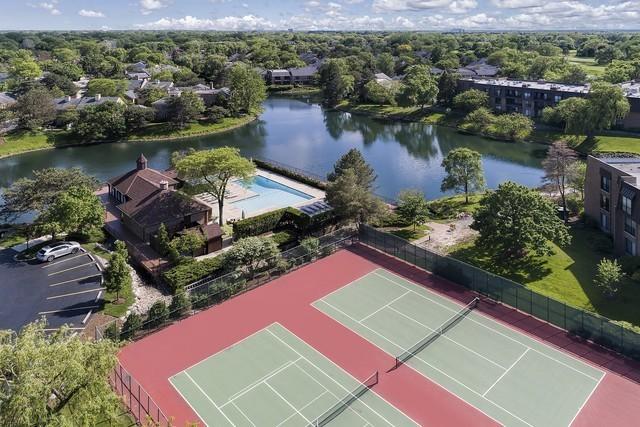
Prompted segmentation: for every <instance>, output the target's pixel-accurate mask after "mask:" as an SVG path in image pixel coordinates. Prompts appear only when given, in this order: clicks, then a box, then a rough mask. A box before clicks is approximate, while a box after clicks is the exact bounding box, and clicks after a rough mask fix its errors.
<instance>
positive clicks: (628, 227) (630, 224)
mask: <svg viewBox="0 0 640 427" xmlns="http://www.w3.org/2000/svg"><path fill="white" fill-rule="evenodd" d="M624 231H625V232H626V233H628V234H630V235H632V236H635V235H636V222H635V221H634V220H633V219H631V217H630V216H625V217H624Z"/></svg>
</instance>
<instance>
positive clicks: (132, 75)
mask: <svg viewBox="0 0 640 427" xmlns="http://www.w3.org/2000/svg"><path fill="white" fill-rule="evenodd" d="M126 75H127V78H128V79H130V80H142V79H148V78H149V77H150V76H149V73H147V72H146V71H139V72H127V74H126Z"/></svg>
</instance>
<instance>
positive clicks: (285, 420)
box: [276, 365, 331, 427]
mask: <svg viewBox="0 0 640 427" xmlns="http://www.w3.org/2000/svg"><path fill="white" fill-rule="evenodd" d="M296 366H297V365H296ZM325 394H331V393H329V390H327V389H325V390H324V391H323V392H322V393H320V394H319V395H317V396H316V397H315V398H313V399H311V401H310V402H309V403H307V404H306V405H304V406H302V407H300V411H303V410H305V409H307V408H308V407H309V406H311V405H313V404H314V403H315V402H316V401H317V400H318V399H320V398H321V397H322V396H324V395H325ZM295 415H296V414H295V413H293V414H291V415H289V416H288V417H287V418H285V419H284V420H282V421H281V422H280V424H278V425H276V427H280V426H281V425H282V424H284V423H286V422H287V421H289V420H290V419H291V418H293V417H294V416H295Z"/></svg>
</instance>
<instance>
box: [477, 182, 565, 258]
mask: <svg viewBox="0 0 640 427" xmlns="http://www.w3.org/2000/svg"><path fill="white" fill-rule="evenodd" d="M471 228H472V229H474V230H477V231H478V232H479V233H480V235H479V237H478V239H477V240H476V244H477V245H478V246H479V247H481V248H483V249H485V250H486V251H487V252H489V253H490V254H491V255H492V256H493V257H494V258H495V259H496V260H508V259H514V258H516V259H517V258H524V257H526V256H527V255H530V254H535V255H539V256H543V255H550V254H551V253H552V252H553V249H552V247H551V245H550V244H549V242H550V241H551V242H554V243H556V244H559V245H566V244H568V243H569V242H570V240H571V236H570V235H569V232H568V228H567V227H566V226H565V225H564V223H563V222H562V220H561V219H560V218H558V215H557V210H556V207H555V205H554V204H553V203H552V202H550V201H549V200H547V199H545V198H544V197H543V196H542V195H541V194H540V193H539V192H537V191H536V190H532V189H529V188H527V187H524V186H522V185H520V184H516V183H514V182H510V181H507V182H505V183H503V184H500V186H498V189H497V190H495V191H492V192H490V193H488V194H487V195H486V196H484V197H483V198H482V200H481V201H480V207H479V208H478V210H477V211H476V212H475V214H474V216H473V223H472V224H471Z"/></svg>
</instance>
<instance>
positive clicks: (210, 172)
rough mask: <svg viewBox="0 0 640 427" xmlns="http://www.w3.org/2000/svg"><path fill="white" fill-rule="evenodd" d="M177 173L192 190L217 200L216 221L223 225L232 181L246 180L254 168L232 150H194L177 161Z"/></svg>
mask: <svg viewBox="0 0 640 427" xmlns="http://www.w3.org/2000/svg"><path fill="white" fill-rule="evenodd" d="M176 170H177V171H178V173H179V174H180V176H181V177H183V178H184V179H186V180H187V181H188V182H189V183H190V184H191V185H192V186H193V187H194V188H197V189H202V190H204V191H206V192H207V193H209V194H211V195H212V196H213V197H215V198H216V199H217V200H218V222H219V224H220V225H224V219H223V207H224V198H225V194H226V192H227V184H228V183H229V180H230V179H231V178H237V179H249V178H251V177H252V176H253V174H254V173H255V170H256V167H255V165H254V164H253V162H252V161H251V160H248V159H245V158H244V157H242V156H241V155H240V150H238V149H237V148H232V147H222V148H215V149H213V150H205V151H196V152H193V153H189V154H187V155H185V156H184V157H183V158H182V159H180V160H178V161H177V162H176Z"/></svg>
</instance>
